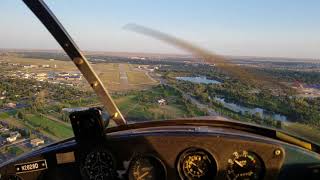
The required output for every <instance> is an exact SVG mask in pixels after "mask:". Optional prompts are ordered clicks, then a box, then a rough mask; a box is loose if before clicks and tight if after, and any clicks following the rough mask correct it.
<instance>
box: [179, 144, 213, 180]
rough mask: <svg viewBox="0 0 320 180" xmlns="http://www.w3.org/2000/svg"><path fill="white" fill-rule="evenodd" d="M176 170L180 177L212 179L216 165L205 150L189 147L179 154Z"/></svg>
mask: <svg viewBox="0 0 320 180" xmlns="http://www.w3.org/2000/svg"><path fill="white" fill-rule="evenodd" d="M178 172H179V175H180V177H181V179H192V180H193V179H194V180H202V179H213V178H214V177H215V175H216V173H217V165H216V162H215V160H214V159H213V157H212V156H211V155H210V154H209V153H208V152H207V151H204V150H202V149H195V148H191V149H187V150H186V151H184V152H183V153H182V154H181V155H180V157H179V160H178Z"/></svg>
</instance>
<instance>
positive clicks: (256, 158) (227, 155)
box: [1, 127, 306, 180]
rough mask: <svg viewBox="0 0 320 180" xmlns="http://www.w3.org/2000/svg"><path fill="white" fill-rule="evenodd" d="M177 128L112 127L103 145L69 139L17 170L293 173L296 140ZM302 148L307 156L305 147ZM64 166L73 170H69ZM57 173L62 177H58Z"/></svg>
mask: <svg viewBox="0 0 320 180" xmlns="http://www.w3.org/2000/svg"><path fill="white" fill-rule="evenodd" d="M177 128H178V127H175V128H164V129H159V128H146V129H141V130H136V131H132V130H128V131H117V132H111V133H109V134H108V135H107V137H106V140H105V142H103V143H101V144H100V145H99V147H90V151H89V152H85V151H81V150H80V149H79V147H78V146H77V144H76V142H75V141H66V142H65V143H66V144H67V145H66V144H64V143H61V144H60V145H59V146H60V147H61V148H60V149H59V148H54V150H50V151H43V152H41V153H39V152H38V155H36V156H35V155H32V157H33V158H32V161H35V160H39V159H45V160H46V163H47V165H48V168H47V169H45V170H41V171H36V172H29V173H28V172H26V173H21V174H17V175H18V176H19V178H21V179H24V180H28V179H39V180H42V179H49V180H51V179H52V180H56V179H67V180H72V179H79V174H80V175H81V178H82V179H85V180H86V179H87V180H91V179H94V180H97V179H101V180H103V179H129V180H158V179H159V180H160V179H161V180H166V179H168V180H169V179H188V180H189V179H190V180H202V179H228V180H242V179H243V180H244V179H249V180H259V179H278V178H279V177H281V176H283V177H288V176H286V175H285V176H284V175H283V174H285V173H284V172H283V171H284V170H286V168H284V164H286V163H287V161H288V157H287V152H288V154H289V155H290V153H292V151H291V152H290V151H289V150H290V148H289V147H291V145H288V144H284V143H281V142H280V141H277V140H273V139H270V138H265V137H262V136H258V135H254V134H251V133H248V132H243V131H239V130H230V129H229V130H228V131H225V129H221V128H207V127H206V128H205V131H202V130H201V129H199V128H197V130H196V131H192V128H189V127H188V128H185V127H183V128H181V127H179V128H178V129H177ZM193 130H195V129H193ZM203 130H204V129H203ZM66 146H67V147H68V148H65V147H66ZM291 150H292V149H291ZM300 150H301V149H300ZM301 151H302V152H304V155H306V153H305V151H304V150H301ZM70 152H72V153H70ZM33 153H35V154H37V152H33ZM58 154H68V155H69V156H74V157H71V158H70V157H65V159H73V161H66V162H61V161H58V160H57V157H58ZM302 154H303V153H301V155H302ZM28 161H29V158H25V159H22V160H21V161H20V162H15V163H21V162H28ZM12 167H14V164H13V165H12V164H11V166H10V165H7V166H6V174H10V175H16V174H15V172H16V171H15V169H13V168H12ZM65 167H69V168H70V169H69V170H67V171H66V170H65V169H66V168H65ZM286 167H288V166H286ZM289 170H290V169H288V170H287V171H288V172H289ZM1 171H3V169H1ZM290 172H292V171H291V170H290ZM57 174H60V176H57V177H55V175H57ZM76 175H77V176H76ZM73 177H76V178H73ZM280 179H281V178H280ZM284 179H286V178H284Z"/></svg>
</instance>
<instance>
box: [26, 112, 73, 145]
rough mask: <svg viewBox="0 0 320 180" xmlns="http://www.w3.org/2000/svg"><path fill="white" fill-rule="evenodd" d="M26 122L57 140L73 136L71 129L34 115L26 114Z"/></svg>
mask: <svg viewBox="0 0 320 180" xmlns="http://www.w3.org/2000/svg"><path fill="white" fill-rule="evenodd" d="M26 121H27V122H29V123H30V124H31V125H33V126H34V127H38V128H41V129H42V130H43V131H46V132H47V133H49V134H52V135H54V136H56V137H57V138H59V139H65V138H68V137H72V136H73V132H72V129H71V127H68V126H66V125H64V124H61V123H59V122H56V121H53V120H50V119H48V118H45V117H41V116H39V115H36V114H28V115H27V117H26Z"/></svg>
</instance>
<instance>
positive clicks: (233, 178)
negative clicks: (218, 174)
mask: <svg viewBox="0 0 320 180" xmlns="http://www.w3.org/2000/svg"><path fill="white" fill-rule="evenodd" d="M263 174H264V164H263V162H262V160H261V159H260V158H259V157H258V156H257V155H256V154H254V153H252V152H248V151H242V152H234V153H233V155H232V157H231V158H230V159H228V168H227V177H228V179H229V180H242V179H246V180H256V179H262V177H263Z"/></svg>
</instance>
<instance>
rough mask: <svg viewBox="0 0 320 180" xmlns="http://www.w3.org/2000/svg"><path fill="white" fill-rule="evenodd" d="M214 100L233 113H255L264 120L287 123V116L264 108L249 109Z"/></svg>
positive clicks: (221, 99) (219, 99)
mask: <svg viewBox="0 0 320 180" xmlns="http://www.w3.org/2000/svg"><path fill="white" fill-rule="evenodd" d="M214 99H215V100H216V101H218V102H220V103H221V104H223V106H224V107H225V108H227V109H230V110H231V111H234V112H240V113H241V114H244V113H246V112H248V113H249V114H251V115H253V114H255V113H259V114H260V115H261V117H262V118H268V117H270V118H272V119H275V120H278V121H287V117H286V116H284V115H281V114H277V113H272V112H268V111H266V110H264V109H262V108H249V107H245V106H241V105H238V104H235V103H229V102H226V101H225V100H224V98H218V97H215V98H214Z"/></svg>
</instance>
